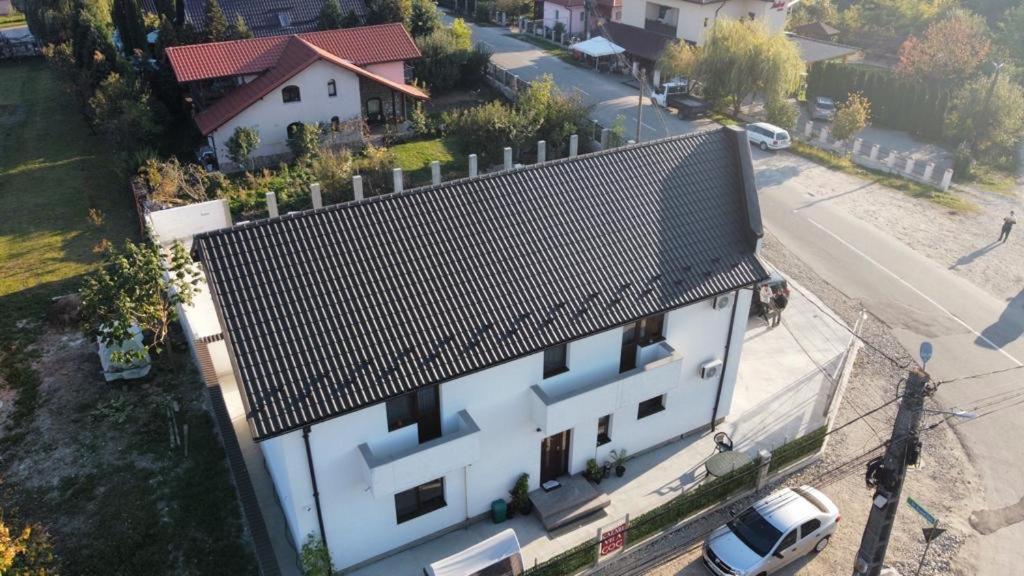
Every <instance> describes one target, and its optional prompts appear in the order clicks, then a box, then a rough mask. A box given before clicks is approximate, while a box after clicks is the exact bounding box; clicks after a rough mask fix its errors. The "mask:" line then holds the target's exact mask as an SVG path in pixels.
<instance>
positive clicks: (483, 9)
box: [473, 2, 494, 22]
mask: <svg viewBox="0 0 1024 576" xmlns="http://www.w3.org/2000/svg"><path fill="white" fill-rule="evenodd" d="M493 6H494V4H492V3H491V2H477V3H476V4H475V7H474V10H473V19H474V20H476V21H477V22H490V21H491V9H492V8H493Z"/></svg>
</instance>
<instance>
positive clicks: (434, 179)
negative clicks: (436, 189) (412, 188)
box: [430, 160, 441, 186]
mask: <svg viewBox="0 0 1024 576" xmlns="http://www.w3.org/2000/svg"><path fill="white" fill-rule="evenodd" d="M430 182H431V184H433V185H434V186H437V185H438V184H440V183H441V163H440V162H438V161H437V160H434V161H432V162H431V163H430Z"/></svg>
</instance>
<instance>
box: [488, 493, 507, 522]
mask: <svg viewBox="0 0 1024 576" xmlns="http://www.w3.org/2000/svg"><path fill="white" fill-rule="evenodd" d="M506 518H508V504H506V503H505V501H504V500H501V499H500V498H499V499H498V500H495V501H494V502H491V520H493V521H494V523H495V524H501V523H502V522H504V521H505V519H506Z"/></svg>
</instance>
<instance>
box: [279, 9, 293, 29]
mask: <svg viewBox="0 0 1024 576" xmlns="http://www.w3.org/2000/svg"><path fill="white" fill-rule="evenodd" d="M277 23H278V24H280V25H281V28H287V27H289V26H291V25H292V15H291V14H290V13H288V12H278V13H277Z"/></svg>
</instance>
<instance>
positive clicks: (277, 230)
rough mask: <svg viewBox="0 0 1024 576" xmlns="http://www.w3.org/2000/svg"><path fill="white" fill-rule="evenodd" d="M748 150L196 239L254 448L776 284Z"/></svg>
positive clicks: (657, 149)
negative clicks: (765, 282)
mask: <svg viewBox="0 0 1024 576" xmlns="http://www.w3.org/2000/svg"><path fill="white" fill-rule="evenodd" d="M746 146H747V141H746V136H745V134H744V133H743V132H742V131H739V130H735V129H720V130H715V131H708V132H702V133H698V134H693V135H687V136H681V137H675V138H671V139H665V140H660V141H655V142H650V143H645V144H639V145H633V146H627V147H623V148H618V149H613V150H609V151H605V152H599V153H595V154H590V155H584V156H580V157H578V158H575V159H568V160H559V161H552V162H548V163H545V164H542V165H535V166H530V167H527V168H523V169H518V170H514V171H509V172H500V173H496V174H490V175H486V176H483V177H478V178H474V179H464V180H456V181H452V182H448V183H444V184H441V185H439V186H434V187H428V188H419V189H415V190H408V191H405V192H400V193H394V194H388V195H384V196H379V197H374V198H369V199H366V200H363V201H359V202H351V203H347V204H342V205H336V206H331V207H328V208H325V209H321V210H316V211H307V212H303V213H299V214H295V215H289V216H285V217H283V218H275V219H270V220H264V221H260V222H256V223H253V224H246V225H242V226H236V227H234V228H230V229H225V230H222V231H217V232H211V233H207V234H204V235H200V236H198V237H196V239H195V243H194V246H195V249H196V251H197V255H198V256H199V257H200V259H201V260H202V262H203V266H204V269H205V272H206V275H207V278H208V281H209V284H210V287H211V291H212V293H213V294H214V298H215V301H216V302H217V306H218V309H219V311H220V314H221V317H222V321H223V324H224V328H225V330H226V339H227V341H228V344H229V349H230V351H231V353H232V354H233V356H234V358H235V360H236V366H237V370H238V375H239V377H240V379H241V382H242V385H243V387H244V398H245V401H246V405H247V411H248V417H249V422H250V426H251V428H252V432H253V435H254V437H255V438H256V439H264V438H267V437H271V436H274V435H277V434H281V433H284V432H287V431H290V430H294V429H297V428H300V427H302V426H304V425H308V424H311V423H315V422H318V421H321V420H324V419H328V418H332V417H335V416H338V415H340V414H344V413H346V412H350V411H353V410H358V409H360V408H363V407H365V406H368V405H371V404H374V403H377V402H380V401H383V400H385V399H387V398H389V397H393V396H396V395H399V394H402V393H404V392H407V391H410V390H414V389H416V388H418V387H421V386H424V385H429V384H432V383H437V382H442V381H446V380H450V379H453V378H456V377H459V376H462V375H465V374H468V373H471V372H474V371H478V370H481V369H485V368H487V367H490V366H493V365H496V364H499V363H503V362H506V361H509V360H513V359H515V358H518V357H522V356H525V355H527V354H532V353H536V352H539V351H541V350H543V349H544V348H546V347H548V346H551V345H553V344H556V343H559V342H565V341H570V340H574V339H577V338H581V337H584V336H586V335H589V334H593V333H597V332H600V331H603V330H608V329H611V328H614V327H616V326H619V325H622V324H625V323H627V322H631V321H634V320H636V319H639V318H642V317H645V316H648V315H650V314H654V313H658V312H662V311H666V310H670V309H674V308H678V307H681V306H684V305H687V304H690V303H693V302H696V301H699V300H703V299H706V298H709V297H712V296H714V295H717V294H721V293H725V292H728V291H730V290H734V289H736V288H738V287H741V286H746V285H750V284H752V283H754V282H756V281H758V280H760V279H762V278H764V277H765V276H766V275H767V274H766V272H765V270H764V268H763V267H762V265H761V264H760V263H759V261H758V259H757V257H756V256H755V254H754V247H755V242H756V238H757V237H759V236H760V233H761V232H760V212H759V209H758V206H757V196H756V192H755V191H754V190H753V189H752V188H753V185H752V180H753V179H752V172H751V168H750V156H749V151H748V150H746V149H745V147H746ZM492 385H494V386H500V385H501V383H500V382H494V383H492Z"/></svg>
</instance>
